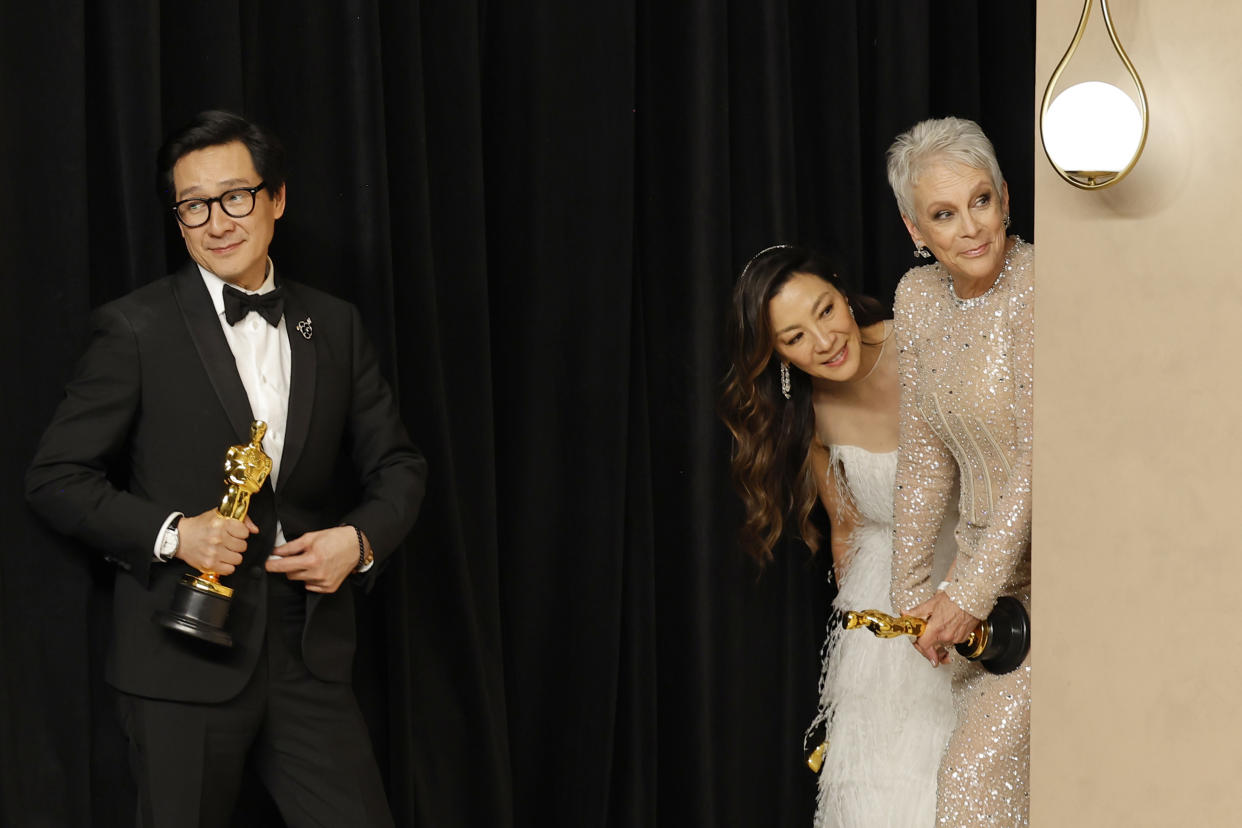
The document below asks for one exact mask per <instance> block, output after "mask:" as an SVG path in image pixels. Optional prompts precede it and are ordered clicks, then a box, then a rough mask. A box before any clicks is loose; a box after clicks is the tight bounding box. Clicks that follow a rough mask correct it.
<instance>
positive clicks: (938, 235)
mask: <svg viewBox="0 0 1242 828" xmlns="http://www.w3.org/2000/svg"><path fill="white" fill-rule="evenodd" d="M913 194H914V212H915V215H914V216H902V220H903V221H905V223H906V229H907V230H909V231H910V238H911V239H913V240H914V243H915V245H926V246H927V249H928V250H930V251H931V252H932V255H934V256H935V257H936V258H937V259H938V260H939V261H940V264H941V265H943V266H944V269H945V270H947V271H949V275H950V276H952V277H953V282H954V285H955V287H956V288H957V289H958V294H959V295H963V296H967V295H977V294H978V293H982V292H983V291H985V290H987V289H988V288H989V287H991V286H992V283H993V282H994V281H996V277H997V276H998V275H1000V272H1001V268H1002V267H1003V266H1004V264H1005V248H1006V242H1007V239H1006V236H1005V216H1007V215H1009V186H1008V185H1007V184H1003V185H1002V187H1001V192H999V193H997V192H996V188H995V186H994V185H993V184H992V178H991V176H990V175H989V174H988V171H987V170H980V169H975V168H973V167H967V166H963V165H961V164H955V163H937V164H932V165H931V166H929V167H928V168H927V169H925V170H924V171H923V173H922V174H921V175H920V176H919V180H918V182H917V183H916V184H915V185H914V193H913Z"/></svg>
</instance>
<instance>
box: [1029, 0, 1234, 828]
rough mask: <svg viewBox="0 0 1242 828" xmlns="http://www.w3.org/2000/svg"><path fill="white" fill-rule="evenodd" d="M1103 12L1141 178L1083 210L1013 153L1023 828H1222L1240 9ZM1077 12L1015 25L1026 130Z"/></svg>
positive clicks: (1227, 810) (1057, 0)
mask: <svg viewBox="0 0 1242 828" xmlns="http://www.w3.org/2000/svg"><path fill="white" fill-rule="evenodd" d="M1112 7H1113V8H1112V11H1113V15H1114V21H1115V23H1116V26H1117V29H1118V32H1119V34H1120V36H1121V39H1122V42H1123V43H1124V44H1125V46H1126V48H1127V51H1128V52H1129V54H1130V57H1131V59H1132V60H1133V62H1134V64H1135V66H1136V68H1137V69H1138V71H1139V74H1140V75H1141V76H1142V78H1143V81H1144V84H1145V85H1146V88H1147V93H1148V101H1149V105H1150V109H1151V130H1150V134H1149V137H1148V142H1147V149H1146V151H1145V153H1144V155H1143V158H1142V159H1141V160H1140V162H1139V164H1138V166H1137V167H1136V168H1135V169H1134V171H1133V172H1132V173H1131V174H1130V176H1129V178H1127V179H1126V180H1124V181H1122V182H1121V183H1119V184H1118V185H1116V186H1115V187H1113V188H1111V189H1109V190H1105V191H1102V192H1095V193H1090V192H1083V191H1079V190H1076V189H1074V188H1072V187H1070V186H1069V185H1068V184H1065V183H1063V182H1062V181H1061V180H1060V179H1058V178H1057V177H1056V175H1055V173H1054V172H1053V171H1052V169H1051V167H1050V166H1049V165H1048V162H1047V159H1046V158H1045V157H1044V156H1043V154H1042V151H1040V150H1038V146H1039V145H1038V138H1037V139H1036V140H1037V144H1036V146H1037V152H1038V154H1037V157H1036V164H1035V166H1036V175H1035V186H1036V193H1035V211H1036V221H1035V227H1036V239H1037V251H1038V256H1037V261H1038V268H1039V270H1038V306H1037V333H1038V340H1037V341H1038V345H1037V351H1036V354H1037V357H1036V359H1037V364H1036V378H1037V381H1036V385H1037V394H1036V419H1035V433H1036V452H1035V513H1034V514H1035V517H1034V553H1033V554H1034V566H1035V584H1036V589H1035V591H1036V593H1037V596H1038V597H1037V599H1036V602H1035V624H1036V627H1035V631H1036V638H1035V641H1034V656H1033V659H1034V662H1036V663H1037V665H1038V666H1037V667H1036V668H1035V673H1034V681H1035V684H1034V705H1033V708H1032V731H1033V735H1032V797H1033V802H1032V824H1033V825H1035V826H1040V828H1045V827H1046V826H1092V828H1094V826H1114V825H1115V826H1127V827H1129V826H1182V825H1193V826H1234V825H1242V712H1239V707H1240V706H1242V629H1239V628H1233V627H1231V626H1230V620H1231V619H1232V618H1233V617H1235V616H1234V610H1235V609H1236V608H1237V607H1238V605H1239V602H1240V597H1239V596H1240V594H1242V526H1240V525H1239V524H1240V518H1242V482H1240V480H1239V477H1240V476H1242V341H1240V339H1242V338H1240V336H1239V334H1242V203H1240V198H1242V197H1240V192H1242V3H1235V2H1231V0H1216V1H1215V2H1208V1H1207V0H1197V1H1195V0H1192V1H1191V2H1172V0H1124V1H1123V2H1118V1H1117V0H1114V2H1113V4H1112ZM1081 9H1082V4H1081V2H1080V1H1079V0H1040V2H1039V4H1038V37H1037V41H1038V45H1037V53H1036V59H1037V71H1036V78H1037V85H1038V89H1036V91H1035V102H1034V105H1035V107H1036V110H1037V111H1038V105H1039V100H1038V99H1039V97H1040V96H1041V95H1042V94H1043V85H1044V84H1045V83H1046V82H1047V79H1048V77H1049V76H1050V75H1051V73H1052V69H1053V67H1054V66H1055V65H1056V62H1057V61H1058V60H1059V59H1060V57H1061V55H1062V53H1063V52H1064V50H1065V48H1066V47H1067V46H1068V44H1069V40H1070V37H1071V36H1072V34H1073V31H1074V28H1075V26H1076V24H1077V21H1078V16H1079V14H1080V12H1081ZM1090 25H1091V29H1092V30H1094V35H1096V37H1093V38H1092V39H1090V40H1089V41H1088V42H1087V43H1086V44H1085V45H1084V46H1083V48H1082V49H1080V51H1079V54H1080V58H1079V60H1080V61H1082V60H1086V59H1087V57H1086V56H1083V53H1084V52H1090V59H1091V60H1093V61H1095V62H1097V63H1098V62H1100V61H1104V62H1111V61H1115V57H1113V56H1112V52H1111V49H1110V48H1109V46H1108V44H1107V40H1106V39H1104V37H1103V34H1104V26H1103V20H1102V18H1101V17H1100V13H1099V8H1098V4H1097V7H1096V9H1095V10H1094V12H1093V18H1092V21H1091V24H1090ZM1083 65H1084V64H1082V63H1080V64H1079V67H1078V68H1079V69H1080V70H1081V68H1083ZM1117 77H1118V78H1119V79H1120V78H1121V77H1124V75H1117ZM1075 79H1078V80H1081V79H1084V78H1083V77H1081V73H1079V77H1077V78H1074V77H1071V78H1070V81H1071V82H1073V80H1075ZM1119 85H1122V84H1121V83H1119ZM1059 88H1064V81H1063V82H1062V84H1061V85H1059ZM1123 88H1126V89H1129V88H1130V87H1128V86H1124V85H1123Z"/></svg>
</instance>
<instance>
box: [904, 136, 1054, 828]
mask: <svg viewBox="0 0 1242 828" xmlns="http://www.w3.org/2000/svg"><path fill="white" fill-rule="evenodd" d="M888 178H889V183H890V184H891V185H892V188H893V192H894V194H895V195H896V197H897V203H898V207H899V208H900V211H901V216H902V220H903V221H904V222H905V225H906V228H907V229H908V230H909V232H910V238H911V239H912V240H913V241H914V244H915V249H916V255H923V256H927V252H926V251H930V255H931V256H934V257H935V258H936V262H935V263H934V264H928V265H925V266H923V267H916V268H914V269H912V270H910V271H909V272H908V273H906V275H905V276H904V277H903V278H902V280H901V283H900V285H899V286H898V288H897V297H896V301H895V303H894V317H895V319H894V321H895V324H896V339H897V350H898V354H899V356H898V368H899V375H900V383H901V442H900V449H899V453H898V457H899V459H898V463H897V488H896V492H895V518H896V531H895V533H894V541H893V545H894V549H893V552H894V560H893V593H892V598H893V605H894V606H895V607H896V608H898V609H899V610H901V611H904V612H906V613H908V614H910V615H916V616H919V617H921V618H926V619H927V622H928V623H927V627H926V629H925V631H924V633H923V635H922V636H921V637H920V638H919V639H918V641H917V642H916V643H915V647H916V648H917V649H918V651H919V652H920V653H921V654H922V655H923V656H924V657H925V658H927V659H928V660H929V661H930V662H931V663H932V664H933V665H942V664H945V663H946V662H948V666H947V668H946V669H948V670H951V671H952V676H953V698H954V707H955V709H956V712H957V725H956V727H955V729H954V731H953V735H952V736H951V737H950V739H949V744H948V747H947V749H946V751H945V756H944V760H943V762H942V764H941V768H940V776H939V786H938V791H939V794H938V803H937V814H938V824H939V825H941V826H950V827H951V828H967V827H968V826H982V825H987V826H1010V825H1027V824H1028V805H1029V802H1028V800H1029V768H1030V679H1031V664H1030V656H1029V655H1028V656H1027V659H1026V661H1025V662H1024V663H1023V664H1022V665H1021V666H1020V667H1019V668H1018V669H1017V670H1015V671H1013V672H1011V673H1008V674H1006V675H1002V676H996V675H992V674H990V673H988V672H986V671H984V670H983V668H982V667H980V666H979V665H978V664H976V663H974V662H968V661H966V660H965V659H962V658H960V657H956V656H951V655H950V653H951V647H952V645H953V644H955V643H957V642H961V641H964V640H965V639H966V637H967V635H968V634H969V632H970V630H971V629H973V628H974V626H975V625H976V624H977V623H978V622H979V619H982V618H986V617H987V615H988V614H989V613H990V612H991V610H992V607H993V605H994V604H995V603H996V599H997V598H999V597H1000V596H1003V595H1009V596H1013V597H1016V598H1018V599H1019V600H1021V601H1022V602H1023V603H1024V604H1025V605H1026V607H1027V609H1028V611H1029V609H1030V604H1031V445H1032V413H1033V400H1034V387H1033V371H1032V366H1033V354H1034V334H1035V329H1034V276H1035V272H1034V249H1033V248H1032V247H1031V245H1029V244H1027V243H1025V242H1023V241H1021V240H1020V239H1018V238H1017V237H1010V236H1008V235H1007V233H1006V229H1007V228H1008V226H1009V193H1008V189H1007V185H1006V184H1005V182H1004V179H1003V178H1002V176H1001V172H1000V167H999V165H998V164H997V161H996V154H995V152H994V150H993V148H992V144H991V142H989V141H988V139H987V137H986V136H985V135H984V134H983V132H982V130H980V128H979V126H978V125H977V124H975V123H974V122H973V121H967V120H963V119H959V118H942V119H936V120H929V121H923V122H921V123H919V124H916V125H915V126H914V127H913V128H912V129H911V130H910V131H908V132H906V133H903V134H902V135H900V136H899V137H898V138H897V140H896V141H895V142H894V143H893V145H892V147H891V148H890V149H889V153H888ZM955 483H957V484H959V485H960V496H959V498H958V505H959V508H960V512H961V516H960V519H959V521H958V525H957V531H956V535H957V554H956V556H955V559H954V564H953V570H952V575H951V576H950V577H948V578H947V580H944V581H941V582H940V583H939V585H938V586H935V584H936V583H937V579H936V576H934V575H933V574H932V571H931V570H932V544H931V541H930V538H932V537H934V536H935V527H936V526H938V525H939V523H940V520H941V517H942V515H943V514H944V512H945V509H946V508H947V506H948V504H949V501H950V498H951V490H952V489H953V487H954V484H955Z"/></svg>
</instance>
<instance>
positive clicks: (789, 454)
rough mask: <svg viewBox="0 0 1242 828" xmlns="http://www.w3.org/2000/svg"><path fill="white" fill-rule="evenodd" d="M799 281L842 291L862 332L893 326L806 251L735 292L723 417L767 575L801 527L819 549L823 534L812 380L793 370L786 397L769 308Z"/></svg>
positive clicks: (767, 263)
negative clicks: (791, 531)
mask: <svg viewBox="0 0 1242 828" xmlns="http://www.w3.org/2000/svg"><path fill="white" fill-rule="evenodd" d="M795 273H809V274H812V275H814V276H818V277H819V278H821V279H823V280H824V281H825V282H828V283H829V284H830V285H832V286H833V287H835V288H836V289H837V290H839V291H841V293H842V295H844V296H845V298H846V301H847V302H849V304H850V307H851V308H852V309H853V311H854V318H855V320H856V321H857V322H858V326H859V327H860V328H865V327H867V326H868V325H873V324H875V323H876V322H879V321H881V320H884V319H887V318H889V316H890V314H889V313H888V312H887V309H886V308H885V307H884V306H883V305H882V304H881V303H880V302H878V301H876V300H875V299H872V298H870V297H867V296H860V295H855V294H851V293H849V292H847V291H846V290H845V288H844V287H842V285H841V280H840V279H839V278H838V276H837V274H838V273H839V271H838V270H837V268H835V267H834V266H833V264H832V262H830V261H829V260H828V259H827V258H826V257H825V256H823V255H821V254H819V253H816V252H815V251H813V250H810V249H808V248H805V247H797V246H793V245H778V246H776V247H769V248H767V249H766V250H762V251H760V252H759V253H757V254H756V255H755V257H754V258H753V259H751V260H750V261H749V262H747V264H746V267H745V268H743V269H742V275H741V276H739V277H738V280H737V285H736V286H735V287H734V288H733V305H732V310H731V312H730V315H729V358H730V365H729V371H728V373H727V374H726V375H725V381H724V394H723V396H722V399H721V403H720V416H721V419H723V420H724V422H725V425H727V426H728V427H729V431H731V432H732V433H733V443H734V446H733V460H732V472H733V483H734V485H735V486H736V487H737V491H738V494H739V495H741V498H742V503H743V504H744V506H745V508H746V518H745V520H744V522H743V523H742V530H741V543H742V548H743V550H744V551H745V552H746V553H747V554H749V555H750V556H751V557H753V558H754V559H755V561H756V562H757V563H758V564H759V565H760V566H761V567H762V566H764V565H766V564H767V563H768V562H769V561H771V560H772V550H773V549H774V548H775V547H776V544H777V542H778V541H779V540H780V538H781V535H782V534H783V533H784V531H785V526H786V523H787V521H789V520H790V519H793V520H794V521H796V524H797V527H798V532H799V534H800V535H801V536H802V540H803V541H804V542H805V543H806V545H807V546H809V547H810V548H811V549H812V550H816V549H818V548H819V545H820V541H821V540H822V538H821V535H820V532H819V530H818V529H816V527H815V525H814V523H813V522H812V520H811V512H812V510H813V509H814V508H815V503H816V501H817V500H818V490H817V488H816V486H815V479H814V476H813V473H812V470H811V461H810V447H811V439H812V437H813V435H814V433H815V412H814V409H813V408H812V406H811V378H810V377H809V376H807V375H806V374H805V373H803V372H802V371H800V370H798V369H797V368H795V367H793V366H791V367H790V371H789V374H790V384H791V388H790V397H791V398H790V399H788V400H787V399H785V397H784V395H783V394H782V393H781V381H780V360H779V359H773V358H772V357H773V354H774V353H775V344H776V340H775V337H774V336H773V334H772V327H771V323H770V317H769V316H768V303H769V302H771V301H772V297H774V296H775V295H776V294H778V293H779V292H780V291H781V288H783V287H784V286H785V283H786V282H788V281H789V279H790V277H792V276H793V275H794V274H795Z"/></svg>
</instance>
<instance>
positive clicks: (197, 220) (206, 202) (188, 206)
mask: <svg viewBox="0 0 1242 828" xmlns="http://www.w3.org/2000/svg"><path fill="white" fill-rule="evenodd" d="M265 186H266V184H265V183H264V182H262V181H260V182H259V184H258V186H256V187H238V188H237V189H236V190H228V191H226V192H223V193H220V195H218V196H216V197H215V198H187V199H183V200H182V201H178V202H177V203H176V204H174V205H173V212H174V213H176V214H177V221H179V222H181V223H182V224H184V225H185V226H186V227H202V226H203V225H204V224H206V223H207V222H208V221H209V220H210V219H211V203H212V202H213V201H214V202H217V203H219V205H220V209H221V210H223V211H224V214H225V215H226V216H232V217H233V218H245V217H246V216H248V215H250V214H251V213H253V212H254V194H255V193H257V192H258V191H259V190H262V189H263V188H264V187H265Z"/></svg>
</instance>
